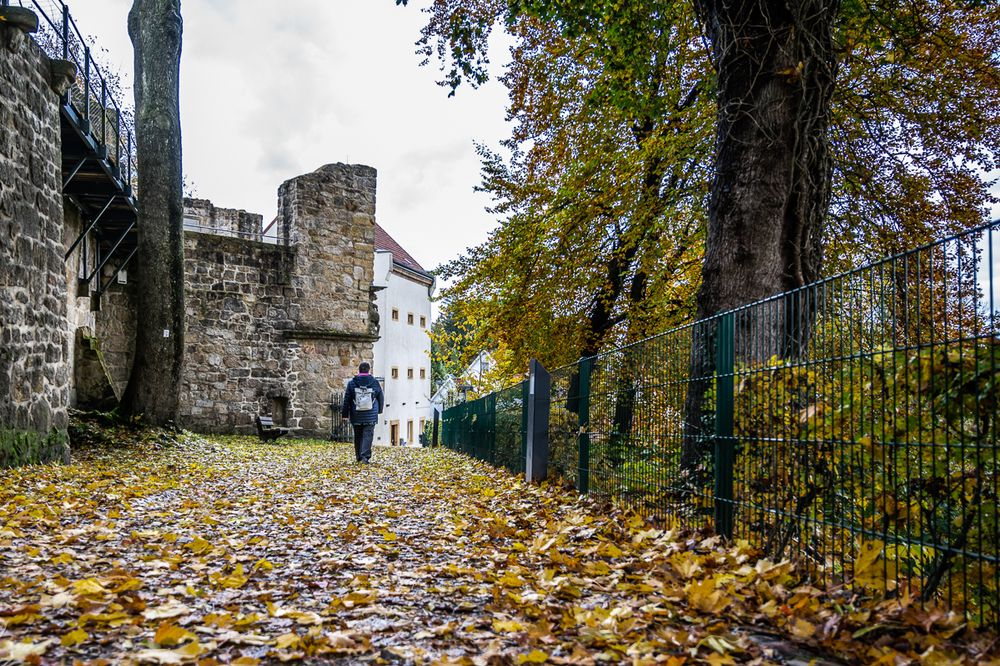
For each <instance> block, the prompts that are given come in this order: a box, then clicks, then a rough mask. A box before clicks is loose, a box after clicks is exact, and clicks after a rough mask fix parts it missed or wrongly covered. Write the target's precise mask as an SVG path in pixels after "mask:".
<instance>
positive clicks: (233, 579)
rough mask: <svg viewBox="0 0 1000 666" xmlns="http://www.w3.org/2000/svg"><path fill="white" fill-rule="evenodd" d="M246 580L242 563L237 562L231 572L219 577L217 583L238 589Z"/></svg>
mask: <svg viewBox="0 0 1000 666" xmlns="http://www.w3.org/2000/svg"><path fill="white" fill-rule="evenodd" d="M247 580H248V579H247V577H246V575H244V572H243V565H242V564H237V565H236V568H235V569H234V570H233V572H232V573H231V574H229V575H228V576H222V577H220V578H219V585H221V586H222V587H225V588H229V589H239V588H241V587H243V586H244V585H246V584H247Z"/></svg>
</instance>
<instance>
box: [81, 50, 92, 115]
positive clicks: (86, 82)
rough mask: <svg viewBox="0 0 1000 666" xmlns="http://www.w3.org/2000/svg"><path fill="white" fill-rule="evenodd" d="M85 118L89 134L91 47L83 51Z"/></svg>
mask: <svg viewBox="0 0 1000 666" xmlns="http://www.w3.org/2000/svg"><path fill="white" fill-rule="evenodd" d="M83 119H84V120H85V121H87V134H90V47H89V46H88V47H86V48H85V49H84V51H83Z"/></svg>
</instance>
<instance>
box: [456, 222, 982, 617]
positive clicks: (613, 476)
mask: <svg viewBox="0 0 1000 666" xmlns="http://www.w3.org/2000/svg"><path fill="white" fill-rule="evenodd" d="M998 262H1000V222H995V223H993V224H990V225H987V226H985V227H982V228H979V229H975V230H971V231H968V232H965V233H962V234H959V235H957V236H953V237H950V238H947V239H944V240H942V241H939V242H937V243H933V244H931V245H928V246H925V247H922V248H919V249H917V250H914V251H911V252H907V253H904V254H900V255H898V256H894V257H890V258H888V259H885V260H883V261H879V262H876V263H874V264H871V265H868V266H865V267H863V268H860V269H857V270H854V271H851V272H849V273H845V274H843V275H839V276H836V277H832V278H829V279H827V280H823V281H820V282H817V283H814V284H810V285H808V286H806V287H803V288H801V289H798V290H796V291H792V292H788V293H785V294H780V295H777V296H774V297H772V298H769V299H766V300H764V301H761V302H758V303H753V304H750V305H747V306H744V307H741V308H737V309H735V310H732V311H729V312H726V313H722V314H720V315H717V316H715V317H712V318H710V319H707V320H702V321H698V322H695V323H693V324H690V325H688V326H684V327H681V328H678V329H674V330H672V331H668V332H666V333H663V334H662V335H658V336H655V337H653V338H650V339H648V340H644V341H642V342H638V343H636V344H633V345H629V346H627V347H623V348H620V349H615V350H613V351H609V352H607V353H605V354H601V355H599V356H595V357H593V358H589V359H582V360H581V361H580V362H578V363H575V364H572V365H570V366H566V367H563V368H559V369H557V370H555V371H553V373H552V389H551V394H550V396H549V400H550V420H549V471H550V473H551V474H557V475H559V476H561V477H563V478H565V479H567V480H569V481H571V482H572V483H573V484H574V485H575V486H576V487H577V488H579V489H580V490H581V491H582V492H589V493H591V494H595V495H599V496H603V497H608V498H611V499H613V500H615V501H616V502H619V503H621V504H623V505H626V506H630V507H633V508H635V509H636V510H638V511H640V512H642V513H644V514H646V515H650V516H654V517H656V518H658V519H660V520H662V521H664V522H668V523H670V524H676V525H681V526H686V527H692V528H710V529H714V530H716V531H717V532H718V533H720V534H723V535H725V536H729V537H733V538H740V539H747V540H748V541H750V542H751V543H753V544H754V545H756V546H758V547H760V548H761V549H763V550H764V551H765V552H766V553H768V554H769V555H770V556H772V557H786V556H790V557H793V558H795V559H797V560H798V561H799V562H801V563H803V564H805V565H806V566H807V567H808V568H809V569H810V570H811V571H812V572H813V575H814V576H815V578H816V579H817V580H818V581H821V582H824V583H843V584H847V585H851V586H855V587H857V588H867V589H871V588H875V589H878V590H880V591H883V592H885V593H888V594H890V595H901V594H904V593H906V594H911V595H914V596H919V597H920V598H921V599H923V600H927V601H930V600H932V599H936V600H941V601H944V602H945V603H947V604H948V605H950V606H951V607H952V608H954V609H956V610H960V611H962V612H965V613H966V615H967V617H968V618H969V619H970V621H972V622H973V623H975V624H980V625H982V624H993V625H998V624H1000V562H998V558H1000V548H998V537H1000V512H998V509H997V501H998V490H1000V485H998V484H1000V482H998V468H1000V452H998V442H997V437H998V434H997V431H998V423H997V419H998V415H997V413H998V407H1000V405H998V397H1000V395H998V394H1000V340H998V329H997V316H998V314H1000V313H998V306H1000V303H998V301H997V294H998V293H1000V283H998V282H997V280H1000V275H998V274H997V272H996V271H994V266H996V265H997V264H998ZM526 391H527V389H526V382H525V383H522V384H518V385H517V386H515V387H512V388H510V389H506V390H505V391H501V392H499V393H495V394H491V395H488V396H485V397H483V398H480V399H479V400H475V401H471V402H467V403H463V404H460V405H457V406H455V407H453V408H451V409H449V410H447V411H446V412H445V414H444V441H445V443H446V444H447V445H448V446H450V447H452V448H455V449H457V450H462V451H465V452H466V453H469V454H470V455H473V456H475V457H477V458H480V459H483V460H488V461H490V462H493V463H495V464H498V465H503V466H505V467H507V468H508V469H511V470H512V471H515V472H521V471H523V460H524V455H523V447H524V432H525V427H524V425H525V422H524V417H523V415H522V414H519V413H518V410H519V409H520V410H521V411H524V409H523V408H524V407H525V405H526V395H527V393H526ZM519 393H520V396H519V395H518V394H519ZM501 414H502V415H503V416H502V417H501V416H500V415H501ZM519 426H520V427H519ZM517 441H520V442H521V447H522V451H521V452H520V453H519V454H518V456H519V457H518V458H517V460H516V461H513V462H512V458H511V455H510V453H511V452H512V451H514V450H515V448H516V447H513V446H512V445H511V442H517ZM501 452H503V453H501ZM518 461H519V462H520V465H519V464H517V462H518Z"/></svg>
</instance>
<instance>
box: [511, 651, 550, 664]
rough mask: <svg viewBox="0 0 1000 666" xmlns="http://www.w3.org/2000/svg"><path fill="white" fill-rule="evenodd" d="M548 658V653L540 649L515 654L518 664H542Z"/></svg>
mask: <svg viewBox="0 0 1000 666" xmlns="http://www.w3.org/2000/svg"><path fill="white" fill-rule="evenodd" d="M548 660H549V655H548V654H546V653H545V652H542V651H541V650H532V651H531V652H529V653H528V654H519V655H517V663H519V664H544V663H545V662H546V661H548Z"/></svg>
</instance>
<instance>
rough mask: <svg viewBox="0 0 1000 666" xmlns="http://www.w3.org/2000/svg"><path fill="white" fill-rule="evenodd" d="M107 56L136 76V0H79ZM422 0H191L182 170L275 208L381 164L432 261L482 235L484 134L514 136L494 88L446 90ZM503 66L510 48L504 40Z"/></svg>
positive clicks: (391, 208)
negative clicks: (357, 167)
mask: <svg viewBox="0 0 1000 666" xmlns="http://www.w3.org/2000/svg"><path fill="white" fill-rule="evenodd" d="M68 4H69V6H70V11H71V13H72V14H73V16H74V18H75V20H76V22H77V25H78V26H79V28H80V30H81V32H83V33H84V34H85V35H93V36H94V38H95V40H96V41H98V43H99V45H100V46H101V47H103V48H106V49H107V53H105V54H104V55H103V56H102V58H103V61H105V62H107V64H109V65H110V66H111V67H113V68H117V69H118V70H119V71H120V72H121V73H122V74H123V75H127V76H130V75H131V72H132V45H131V42H130V41H129V38H128V31H127V27H126V17H127V15H128V10H129V8H130V7H131V4H132V2H131V0H71V1H70V2H69V3H68ZM427 4H428V2H427V1H422V0H416V1H415V2H411V3H410V6H408V7H405V8H404V7H397V6H396V5H395V2H394V0H283V1H282V2H273V0H272V1H270V2H264V1H263V0H182V3H181V11H182V13H183V17H184V44H183V50H182V60H181V126H182V133H183V144H184V172H185V174H186V176H187V178H188V180H189V181H190V182H191V183H193V185H194V187H195V190H196V192H195V193H196V194H197V196H199V197H201V198H205V199H211V200H212V202H213V203H214V204H215V205H217V206H221V207H225V208H242V209H245V210H248V211H251V212H255V213H261V214H263V215H264V217H265V221H269V220H270V219H271V218H272V217H273V216H274V214H275V210H276V209H277V191H278V186H279V185H280V184H281V183H282V182H283V181H285V180H288V179H289V178H293V177H295V176H297V175H300V174H303V173H308V172H310V171H313V170H315V169H316V168H318V167H320V166H322V165H324V164H328V163H331V162H350V163H356V164H367V165H369V166H372V167H375V168H376V169H378V205H377V212H376V216H377V219H378V222H379V224H381V225H382V226H383V227H384V228H385V229H386V230H388V231H389V233H390V234H391V235H392V236H393V237H395V238H396V240H397V241H399V243H400V244H401V245H402V246H403V247H404V248H406V249H407V250H408V251H409V252H410V253H411V254H412V255H413V256H414V257H415V258H416V259H417V260H418V261H419V262H420V263H421V264H423V266H424V267H425V268H428V269H430V268H434V267H435V266H437V265H439V264H441V263H443V262H445V261H448V260H449V259H451V258H453V257H455V256H456V255H458V254H459V253H460V252H461V251H462V250H463V249H465V248H466V247H468V246H470V245H475V244H479V243H481V242H482V241H484V240H485V239H486V234H487V232H488V231H489V229H490V228H491V227H492V226H493V223H494V218H493V217H491V216H490V215H489V214H487V213H486V212H485V210H484V208H485V206H487V205H488V204H489V199H488V197H486V196H485V195H482V194H477V193H475V192H473V187H474V186H475V185H477V184H478V182H479V160H478V159H477V157H476V154H475V147H474V141H481V142H485V143H487V144H489V145H493V146H495V145H496V144H497V143H498V142H499V141H500V139H502V138H504V137H505V136H507V135H508V134H509V130H508V129H507V126H506V124H505V122H504V112H505V108H506V94H505V92H504V89H503V88H502V86H499V85H497V84H496V83H491V84H490V85H488V86H486V87H485V88H482V89H480V90H471V89H468V88H466V89H464V90H461V91H460V92H459V93H458V95H457V96H456V97H452V98H448V92H447V90H446V89H444V88H441V87H439V86H437V85H436V84H435V81H436V80H437V78H438V71H437V66H436V63H434V64H432V65H430V66H427V67H420V66H419V65H420V61H421V58H420V56H418V55H416V53H415V50H416V49H415V46H414V42H415V41H416V40H417V39H418V38H419V36H420V35H419V33H420V28H421V27H422V26H423V23H424V16H425V15H424V14H423V13H422V12H421V11H420V8H421V7H423V6H426V5H427ZM494 53H495V56H496V57H495V58H494V62H502V61H503V60H504V58H505V57H506V49H505V47H504V46H503V45H502V44H498V45H497V46H496V48H495V49H494Z"/></svg>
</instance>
